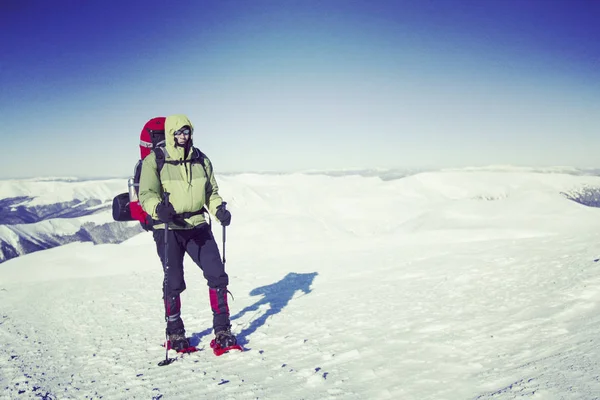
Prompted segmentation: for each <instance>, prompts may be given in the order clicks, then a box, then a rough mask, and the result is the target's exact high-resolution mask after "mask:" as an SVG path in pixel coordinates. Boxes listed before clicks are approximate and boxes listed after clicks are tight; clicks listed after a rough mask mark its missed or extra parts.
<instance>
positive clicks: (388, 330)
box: [0, 170, 600, 400]
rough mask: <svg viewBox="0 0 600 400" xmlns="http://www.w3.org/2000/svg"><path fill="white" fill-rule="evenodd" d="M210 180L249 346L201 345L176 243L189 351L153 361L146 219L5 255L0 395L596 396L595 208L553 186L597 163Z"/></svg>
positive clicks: (599, 319)
mask: <svg viewBox="0 0 600 400" xmlns="http://www.w3.org/2000/svg"><path fill="white" fill-rule="evenodd" d="M218 179H219V185H220V188H221V193H222V195H223V197H224V198H225V199H226V200H227V201H228V204H229V209H230V210H231V212H232V215H233V218H232V225H231V226H230V227H228V228H227V237H226V238H227V241H226V252H227V253H226V257H227V271H228V273H229V275H230V281H231V284H230V287H229V289H230V290H231V291H232V293H233V295H234V296H235V299H234V300H230V308H231V312H232V323H233V331H234V333H235V334H236V335H237V336H238V338H239V340H240V342H241V343H242V344H243V345H244V346H245V348H246V351H245V352H243V353H231V354H227V355H224V356H221V357H215V356H214V355H212V353H211V350H210V348H209V346H208V343H209V342H210V339H211V338H212V335H211V332H210V328H211V321H212V315H211V312H210V307H209V304H208V293H207V292H208V290H207V287H206V281H205V280H204V278H203V277H202V273H201V271H200V269H199V268H197V267H196V266H195V265H193V264H192V263H191V261H190V260H189V258H186V281H187V290H186V291H185V292H184V293H183V295H182V303H183V309H182V312H183V317H184V321H185V323H186V328H187V331H188V334H189V335H191V336H192V337H193V343H196V344H198V346H199V348H200V349H201V351H199V352H197V353H193V354H189V355H184V356H179V357H178V359H177V361H176V362H174V363H172V364H171V365H169V366H167V367H159V366H157V364H158V362H159V361H161V360H162V359H163V358H164V356H165V355H164V349H163V348H162V347H161V346H160V345H161V343H162V340H163V335H164V321H163V309H162V302H161V285H162V273H161V265H160V261H159V260H158V257H157V256H156V251H155V244H154V241H153V240H152V237H151V234H149V233H142V234H140V235H138V236H135V237H133V238H132V239H129V240H127V241H125V242H123V243H121V244H118V245H114V244H103V245H96V246H94V245H92V244H91V243H71V244H68V245H65V246H61V247H57V248H53V249H49V250H45V251H41V252H36V253H31V254H28V255H26V256H21V257H18V258H15V259H12V260H9V261H7V262H5V263H4V264H2V265H0V304H1V307H0V345H1V346H0V387H1V388H2V389H3V391H2V392H1V393H0V398H10V399H12V398H39V397H42V396H43V395H46V396H47V397H46V398H56V399H68V398H94V399H97V398H110V399H118V398H123V399H136V398H139V399H151V398H155V399H158V398H163V399H172V398H190V399H198V398H223V399H257V398H258V399H419V400H423V399H436V400H437V399H479V400H482V399H517V398H521V397H529V398H534V399H593V398H599V397H600V374H599V373H598V370H599V367H600V351H599V348H600V347H599V345H600V341H599V340H598V334H597V332H598V331H599V330H600V313H599V311H600V262H598V261H597V259H598V256H599V255H598V253H599V249H598V246H600V245H599V243H600V230H599V228H600V209H596V208H590V207H586V206H583V205H581V204H578V203H576V202H573V201H570V200H568V199H567V198H566V197H565V196H564V195H562V194H561V192H569V191H576V190H578V189H580V188H581V187H586V186H587V187H599V185H600V177H595V176H582V175H572V174H563V173H537V172H534V171H522V170H508V171H489V170H488V171H486V170H463V171H458V170H452V171H450V170H447V171H437V172H425V173H421V174H416V175H412V176H409V177H406V178H403V179H397V180H386V181H384V180H381V179H378V178H376V177H362V176H357V175H352V176H343V177H331V176H324V175H304V174H291V175H263V174H239V175H226V176H219V177H218ZM80 183H81V185H82V186H83V187H85V189H78V190H89V187H88V186H87V182H80ZM55 184H57V185H59V184H60V183H55ZM77 184H79V182H78V183H77ZM120 185H121V186H120V187H123V182H121V183H120ZM96 186H98V185H96ZM0 187H3V186H0ZM55 189H56V190H49V191H48V193H49V195H50V196H54V197H55V198H56V197H60V198H61V199H62V200H61V201H69V200H72V198H71V199H69V198H68V197H69V196H71V195H73V196H74V195H75V193H76V192H77V190H75V189H70V192H69V195H67V194H62V193H61V194H60V195H57V194H56V193H60V190H59V189H57V188H55ZM0 193H3V194H4V195H6V193H7V191H4V192H3V191H0ZM39 201H42V202H43V201H50V200H47V199H40V200H39ZM213 231H214V233H215V237H216V239H217V242H218V243H219V245H220V246H222V243H221V240H222V231H221V227H219V226H214V227H213ZM171 356H172V357H175V356H176V355H175V353H172V354H171ZM20 391H22V393H21V394H19V392H20ZM2 396H5V397H2Z"/></svg>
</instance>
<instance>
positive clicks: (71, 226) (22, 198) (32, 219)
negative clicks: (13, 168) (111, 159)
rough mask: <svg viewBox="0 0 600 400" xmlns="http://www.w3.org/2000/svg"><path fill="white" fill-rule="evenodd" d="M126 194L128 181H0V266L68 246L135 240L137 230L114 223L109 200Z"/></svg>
mask: <svg viewBox="0 0 600 400" xmlns="http://www.w3.org/2000/svg"><path fill="white" fill-rule="evenodd" d="M126 189H127V182H126V179H112V180H101V181H95V180H89V181H80V180H77V179H59V178H45V179H27V180H5V181H0V263H1V262H3V261H6V260H8V259H11V258H14V257H18V256H19V255H22V254H27V253H31V252H34V251H39V250H45V249H49V248H52V247H55V246H59V245H63V244H67V243H72V242H84V241H90V242H92V243H94V244H101V243H120V242H122V241H124V240H127V239H128V238H130V237H132V236H134V235H137V234H139V233H140V232H141V231H142V229H141V227H140V225H139V224H137V223H116V222H114V221H113V220H112V214H111V205H112V198H113V197H114V196H115V195H116V194H119V193H122V192H124V191H126Z"/></svg>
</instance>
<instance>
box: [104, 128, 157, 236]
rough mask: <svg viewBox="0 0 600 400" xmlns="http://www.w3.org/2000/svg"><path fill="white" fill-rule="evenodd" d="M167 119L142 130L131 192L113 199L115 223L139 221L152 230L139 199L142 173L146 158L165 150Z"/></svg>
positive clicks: (145, 227) (129, 187)
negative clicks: (157, 151) (161, 149)
mask: <svg viewBox="0 0 600 400" xmlns="http://www.w3.org/2000/svg"><path fill="white" fill-rule="evenodd" d="M165 119H166V118H165V117H156V118H152V119H150V120H149V121H148V122H146V124H145V125H144V127H143V128H142V132H141V133H140V159H139V160H138V162H137V163H136V165H135V167H134V169H133V177H131V178H129V179H128V180H127V186H128V189H129V190H128V192H126V193H121V194H118V195H117V196H115V197H114V198H113V203H112V215H113V219H114V220H115V221H139V223H140V224H141V225H142V228H144V229H145V230H151V229H152V220H151V218H150V217H149V215H148V214H147V213H146V212H145V211H144V210H143V209H142V206H141V205H140V202H139V198H138V196H139V190H140V175H141V173H142V161H143V160H144V158H146V157H147V156H148V154H150V153H151V152H152V151H153V150H156V149H158V148H164V145H165ZM161 153H162V152H161ZM157 154H158V153H157ZM163 159H164V157H163ZM163 164H164V163H163ZM159 171H160V170H159Z"/></svg>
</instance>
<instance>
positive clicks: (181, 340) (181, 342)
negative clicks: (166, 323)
mask: <svg viewBox="0 0 600 400" xmlns="http://www.w3.org/2000/svg"><path fill="white" fill-rule="evenodd" d="M168 336H169V340H168V341H167V349H169V350H175V351H176V352H178V353H193V352H195V351H198V349H197V348H196V347H194V346H191V345H190V341H189V339H188V338H186V337H185V335H183V334H180V333H172V334H170V335H168Z"/></svg>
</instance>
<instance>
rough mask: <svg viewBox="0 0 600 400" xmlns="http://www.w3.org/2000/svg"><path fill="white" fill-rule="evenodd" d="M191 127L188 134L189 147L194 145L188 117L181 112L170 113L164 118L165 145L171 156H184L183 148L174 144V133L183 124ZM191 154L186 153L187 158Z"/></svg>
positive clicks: (177, 157) (179, 157)
mask: <svg viewBox="0 0 600 400" xmlns="http://www.w3.org/2000/svg"><path fill="white" fill-rule="evenodd" d="M186 125H187V126H189V127H190V128H192V133H191V135H190V141H189V148H190V149H191V148H192V146H193V145H194V142H193V138H194V126H193V125H192V123H191V121H190V120H189V118H188V117H187V116H185V115H183V114H175V115H170V116H168V117H167V119H166V120H165V147H166V149H167V152H168V153H169V155H170V156H171V158H175V159H182V158H183V156H184V149H183V148H182V147H179V146H175V143H176V139H175V135H174V133H175V132H176V131H178V130H179V129H181V128H182V127H184V126H186ZM190 156H191V152H190V154H188V158H189V157H190Z"/></svg>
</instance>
